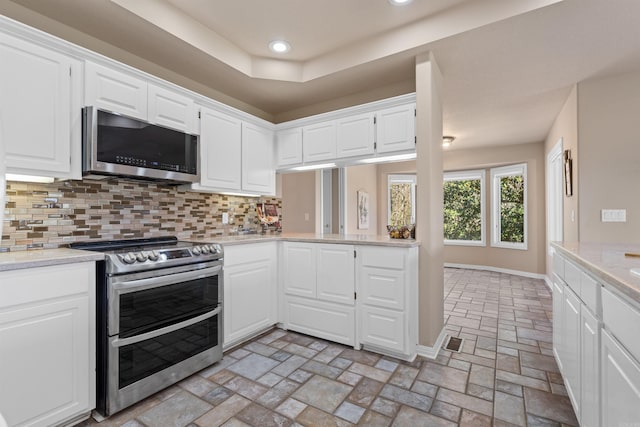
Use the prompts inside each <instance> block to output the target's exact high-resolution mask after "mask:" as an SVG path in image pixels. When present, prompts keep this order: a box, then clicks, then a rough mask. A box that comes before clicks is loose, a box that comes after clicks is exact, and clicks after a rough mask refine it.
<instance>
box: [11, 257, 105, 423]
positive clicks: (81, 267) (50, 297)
mask: <svg viewBox="0 0 640 427" xmlns="http://www.w3.org/2000/svg"><path fill="white" fill-rule="evenodd" d="M0 384H1V386H0V413H2V415H3V417H4V418H5V419H6V421H7V423H8V424H9V425H10V426H52V425H60V424H65V423H67V422H69V421H71V420H74V419H79V418H82V417H83V416H87V415H88V414H89V412H90V410H91V409H93V408H94V407H95V263H94V262H85V263H78V264H67V265H62V266H52V267H39V268H31V269H25V270H12V271H7V272H0Z"/></svg>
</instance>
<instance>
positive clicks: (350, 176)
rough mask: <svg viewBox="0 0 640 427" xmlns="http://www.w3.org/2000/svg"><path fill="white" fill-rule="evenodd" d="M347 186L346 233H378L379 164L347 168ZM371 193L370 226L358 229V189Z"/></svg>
mask: <svg viewBox="0 0 640 427" xmlns="http://www.w3.org/2000/svg"><path fill="white" fill-rule="evenodd" d="M345 177H346V181H347V183H346V187H347V194H346V200H347V206H346V209H345V213H346V220H345V222H346V234H378V209H377V207H378V185H377V166H376V165H362V166H350V167H348V168H346V170H345ZM360 190H363V191H366V192H368V193H369V228H368V229H366V230H359V229H358V209H357V207H358V196H357V193H358V191H360Z"/></svg>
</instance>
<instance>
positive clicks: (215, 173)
mask: <svg viewBox="0 0 640 427" xmlns="http://www.w3.org/2000/svg"><path fill="white" fill-rule="evenodd" d="M241 153H242V122H241V121H240V120H239V119H236V118H234V117H231V116H227V115H226V114H222V113H219V112H218V111H215V110H212V109H209V108H202V110H201V111H200V184H193V185H192V187H193V188H194V189H196V190H198V189H203V187H209V188H212V189H221V190H228V191H240V188H241V185H242V173H241V159H242V158H241Z"/></svg>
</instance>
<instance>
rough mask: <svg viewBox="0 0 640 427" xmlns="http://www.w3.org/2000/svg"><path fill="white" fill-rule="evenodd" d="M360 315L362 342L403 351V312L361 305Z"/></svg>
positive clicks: (404, 322)
mask: <svg viewBox="0 0 640 427" xmlns="http://www.w3.org/2000/svg"><path fill="white" fill-rule="evenodd" d="M361 311H362V312H361V313H360V316H361V318H362V322H361V325H362V326H361V328H362V330H361V336H360V342H361V343H362V344H365V345H367V344H370V345H373V346H376V347H378V348H382V349H387V350H391V351H395V352H398V353H404V352H405V350H406V349H405V342H406V340H405V338H404V336H405V331H406V320H405V319H406V317H405V315H404V313H402V312H400V311H395V310H387V309H384V308H379V307H371V306H366V305H365V306H363V307H362V310H361Z"/></svg>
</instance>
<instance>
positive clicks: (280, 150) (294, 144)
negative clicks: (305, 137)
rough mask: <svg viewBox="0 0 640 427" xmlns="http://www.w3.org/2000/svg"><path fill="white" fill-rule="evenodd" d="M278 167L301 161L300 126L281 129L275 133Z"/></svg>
mask: <svg viewBox="0 0 640 427" xmlns="http://www.w3.org/2000/svg"><path fill="white" fill-rule="evenodd" d="M276 153H277V164H278V167H282V166H290V165H297V164H300V163H302V128H293V129H285V130H281V131H279V132H278V133H277V135H276Z"/></svg>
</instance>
